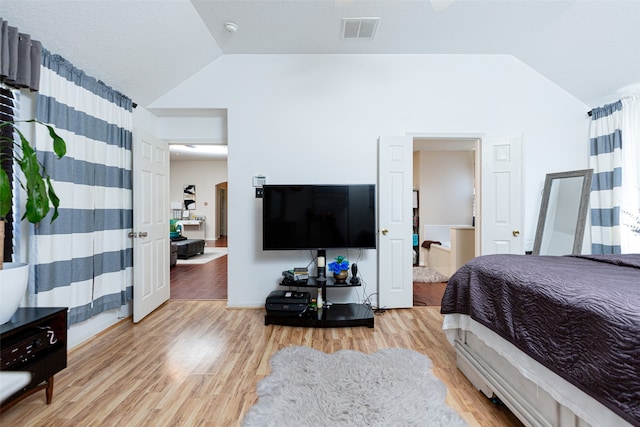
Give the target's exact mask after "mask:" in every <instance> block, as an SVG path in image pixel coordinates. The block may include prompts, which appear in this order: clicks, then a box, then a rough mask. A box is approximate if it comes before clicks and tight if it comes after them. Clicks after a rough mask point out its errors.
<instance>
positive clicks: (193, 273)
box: [169, 237, 227, 300]
mask: <svg viewBox="0 0 640 427" xmlns="http://www.w3.org/2000/svg"><path fill="white" fill-rule="evenodd" d="M207 245H208V246H214V247H226V246H227V238H226V237H220V238H219V239H217V240H208V241H207ZM169 276H170V278H171V297H170V298H171V299H181V300H226V299H227V256H226V255H224V256H222V257H220V258H217V259H214V260H213V261H209V262H208V263H206V264H180V263H178V264H176V265H175V266H173V267H171V269H170V271H169Z"/></svg>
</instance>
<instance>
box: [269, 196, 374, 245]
mask: <svg viewBox="0 0 640 427" xmlns="http://www.w3.org/2000/svg"><path fill="white" fill-rule="evenodd" d="M262 219H263V221H262V226H263V239H262V248H263V249H264V250H278V249H338V248H364V249H374V248H375V247H376V233H377V230H376V209H375V185H371V184H364V185H265V186H264V199H263V209H262Z"/></svg>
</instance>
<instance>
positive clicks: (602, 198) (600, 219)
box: [589, 95, 640, 254]
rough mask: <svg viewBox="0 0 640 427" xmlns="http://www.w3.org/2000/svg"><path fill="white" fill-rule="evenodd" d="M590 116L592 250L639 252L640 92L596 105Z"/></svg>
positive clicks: (609, 252)
mask: <svg viewBox="0 0 640 427" xmlns="http://www.w3.org/2000/svg"><path fill="white" fill-rule="evenodd" d="M591 119H592V121H591V126H590V157H589V159H590V167H591V168H593V171H594V175H593V181H592V186H591V199H590V200H591V202H590V203H591V242H592V243H591V252H592V253H593V254H620V253H634V252H640V204H639V200H640V189H639V184H640V169H639V168H638V164H639V163H640V141H639V139H638V138H639V136H640V114H639V108H638V96H637V95H635V96H629V97H625V98H623V99H622V100H620V101H618V102H615V103H612V104H608V105H605V106H603V107H599V108H594V109H593V110H592V114H591Z"/></svg>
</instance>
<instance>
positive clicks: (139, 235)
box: [138, 231, 147, 237]
mask: <svg viewBox="0 0 640 427" xmlns="http://www.w3.org/2000/svg"><path fill="white" fill-rule="evenodd" d="M138 237H147V232H146V231H141V232H139V233H138Z"/></svg>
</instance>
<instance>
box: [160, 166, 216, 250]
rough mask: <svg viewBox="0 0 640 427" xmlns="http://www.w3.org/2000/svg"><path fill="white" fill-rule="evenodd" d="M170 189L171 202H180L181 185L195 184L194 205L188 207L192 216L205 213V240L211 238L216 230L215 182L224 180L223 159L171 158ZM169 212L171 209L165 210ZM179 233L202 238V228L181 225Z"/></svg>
mask: <svg viewBox="0 0 640 427" xmlns="http://www.w3.org/2000/svg"><path fill="white" fill-rule="evenodd" d="M170 177H171V178H170V181H171V189H170V196H169V199H170V200H171V201H172V202H177V201H179V202H182V199H183V192H182V190H183V186H184V185H188V184H195V186H196V209H194V210H192V211H191V214H192V215H194V216H205V217H206V221H205V226H206V232H207V240H214V239H215V238H216V237H217V236H216V234H215V231H216V216H217V212H216V210H217V205H216V191H215V190H216V185H217V184H220V183H223V182H226V181H227V162H226V160H206V161H175V160H172V161H171V170H170ZM167 214H168V215H171V214H172V212H168V213H167ZM183 234H184V235H185V236H187V237H189V238H198V239H203V238H204V228H202V226H201V227H200V230H199V229H198V228H197V227H185V228H184V229H183Z"/></svg>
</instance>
